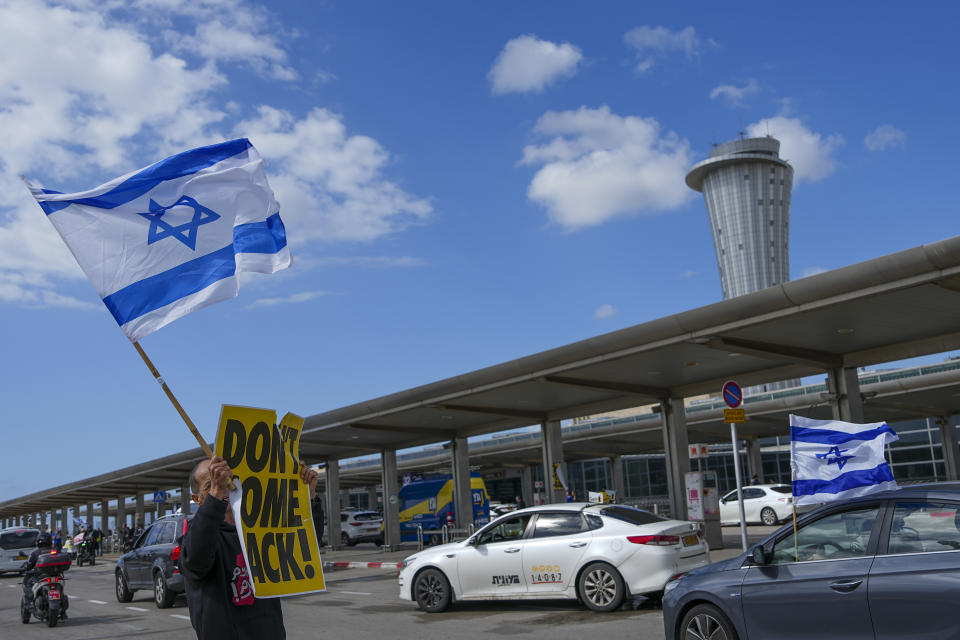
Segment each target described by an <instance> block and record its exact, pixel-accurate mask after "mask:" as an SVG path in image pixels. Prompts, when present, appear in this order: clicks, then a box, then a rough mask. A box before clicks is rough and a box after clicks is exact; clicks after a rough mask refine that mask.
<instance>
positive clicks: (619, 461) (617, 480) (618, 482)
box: [610, 456, 627, 502]
mask: <svg viewBox="0 0 960 640" xmlns="http://www.w3.org/2000/svg"><path fill="white" fill-rule="evenodd" d="M610 467H611V471H612V473H613V491H614V493H615V494H616V496H615V497H616V501H617V502H623V501H624V499H625V498H626V497H627V496H626V486H625V485H624V483H623V457H622V456H610Z"/></svg>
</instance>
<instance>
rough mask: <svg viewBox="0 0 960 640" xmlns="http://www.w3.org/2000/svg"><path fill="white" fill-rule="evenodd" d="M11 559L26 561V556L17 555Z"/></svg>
mask: <svg viewBox="0 0 960 640" xmlns="http://www.w3.org/2000/svg"><path fill="white" fill-rule="evenodd" d="M13 559H14V560H26V559H27V556H25V555H23V554H22V553H21V554H20V555H18V556H14V558H13Z"/></svg>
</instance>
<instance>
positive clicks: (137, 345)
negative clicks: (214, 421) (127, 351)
mask: <svg viewBox="0 0 960 640" xmlns="http://www.w3.org/2000/svg"><path fill="white" fill-rule="evenodd" d="M133 347H134V348H135V349H136V350H137V353H139V354H140V357H141V358H143V361H144V363H146V365H147V368H148V369H150V373H152V374H153V377H154V378H156V380H157V382H159V383H160V387H161V388H163V392H164V393H165V394H167V397H168V398H170V402H172V403H173V406H174V408H175V409H176V410H177V413H179V414H180V417H181V418H183V421H184V422H186V423H187V427H189V429H190V433H192V434H193V437H194V438H196V439H197V442H199V443H200V448H201V449H203V453H205V454H206V456H207V457H208V458H212V457H213V450H212V449H211V448H210V445H208V444H207V441H206V440H204V439H203V436H202V435H200V432H199V431H198V430H197V425H195V424H193V420H191V419H190V416H188V415H187V412H186V411H184V410H183V407H182V406H180V402H179V401H178V400H177V397H176V396H174V395H173V392H172V391H170V387H168V386H167V383H166V382H165V381H164V380H163V377H161V376H160V372H159V371H157V368H156V367H155V366H153V363H152V362H150V358H149V357H147V354H146V352H145V351H144V350H143V347H141V346H140V343H139V342H137V341H134V342H133Z"/></svg>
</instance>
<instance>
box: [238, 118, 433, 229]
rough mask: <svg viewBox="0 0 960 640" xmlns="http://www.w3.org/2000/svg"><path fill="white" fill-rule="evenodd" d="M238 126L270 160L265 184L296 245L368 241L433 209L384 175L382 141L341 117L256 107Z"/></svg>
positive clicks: (423, 217) (420, 218) (422, 217)
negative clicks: (354, 130) (353, 130)
mask: <svg viewBox="0 0 960 640" xmlns="http://www.w3.org/2000/svg"><path fill="white" fill-rule="evenodd" d="M236 131H237V134H238V135H239V134H241V133H243V134H245V135H247V136H249V138H250V140H251V142H253V144H254V146H256V147H257V149H258V150H259V151H260V153H261V154H262V155H263V156H264V157H266V158H269V159H270V166H269V167H268V169H269V173H270V184H271V186H272V187H273V189H274V191H275V192H276V194H277V200H278V201H279V202H280V210H281V211H283V212H284V213H283V218H284V222H285V223H286V224H287V226H288V227H289V229H290V230H291V232H290V238H291V239H292V240H291V242H292V243H294V244H296V243H300V244H303V243H306V242H307V241H310V240H324V241H333V240H360V241H369V240H373V239H375V238H378V237H380V236H383V235H387V234H390V233H394V232H396V231H400V230H402V229H404V228H406V227H408V226H410V225H412V224H419V223H422V222H424V221H425V220H427V218H429V217H430V214H431V213H432V211H433V207H432V206H431V204H430V203H429V201H427V200H424V199H422V198H417V197H414V196H411V195H410V194H408V193H407V192H405V191H403V190H402V189H401V188H400V187H398V186H397V185H396V184H395V183H393V182H391V181H389V180H387V179H386V178H384V177H383V175H382V171H383V169H384V168H385V167H386V165H387V163H388V162H389V159H390V155H389V154H388V153H387V151H386V150H385V149H384V148H383V147H382V146H381V145H380V143H378V142H377V141H376V140H374V139H373V138H370V137H367V136H362V135H349V134H348V133H347V128H346V126H345V125H344V124H343V120H342V118H341V117H340V116H339V115H337V114H334V113H331V112H330V111H327V110H326V109H319V108H316V109H313V110H312V111H311V112H310V113H309V114H307V116H306V117H305V118H302V119H299V120H298V119H297V118H295V117H294V116H293V115H292V114H290V113H289V112H287V111H283V110H280V109H276V108H274V107H269V106H261V107H260V108H259V109H258V115H257V117H256V118H254V119H251V120H247V121H244V122H241V123H240V124H238V125H237V129H236Z"/></svg>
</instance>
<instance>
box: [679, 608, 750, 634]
mask: <svg viewBox="0 0 960 640" xmlns="http://www.w3.org/2000/svg"><path fill="white" fill-rule="evenodd" d="M680 637H681V638H683V640H737V632H736V631H734V630H733V625H732V624H730V621H729V620H728V619H727V616H725V615H723V612H721V611H720V609H718V608H716V607H715V606H713V605H712V604H699V605H697V606H695V607H694V608H692V609H690V611H688V612H687V615H685V616H683V622H681V623H680Z"/></svg>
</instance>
